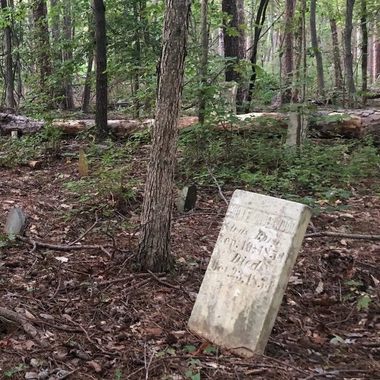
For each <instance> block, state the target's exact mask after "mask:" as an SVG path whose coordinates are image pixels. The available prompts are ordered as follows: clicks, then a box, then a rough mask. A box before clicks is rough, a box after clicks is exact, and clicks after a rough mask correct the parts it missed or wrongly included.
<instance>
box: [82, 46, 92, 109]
mask: <svg viewBox="0 0 380 380" xmlns="http://www.w3.org/2000/svg"><path fill="white" fill-rule="evenodd" d="M93 64H94V50H93V49H91V50H90V51H89V52H88V56H87V70H86V79H85V82H84V88H83V95H82V111H83V112H84V113H88V112H89V110H90V99H91V77H92V66H93Z"/></svg>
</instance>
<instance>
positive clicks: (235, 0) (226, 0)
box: [222, 0, 246, 113]
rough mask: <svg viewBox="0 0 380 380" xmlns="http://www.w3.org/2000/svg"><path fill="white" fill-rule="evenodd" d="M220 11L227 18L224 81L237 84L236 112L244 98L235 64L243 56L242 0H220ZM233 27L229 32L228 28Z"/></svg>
mask: <svg viewBox="0 0 380 380" xmlns="http://www.w3.org/2000/svg"><path fill="white" fill-rule="evenodd" d="M222 12H224V13H225V14H226V15H227V16H228V19H229V22H228V20H225V27H224V57H225V58H226V70H225V77H226V82H232V81H235V82H236V83H237V85H238V89H237V94H236V107H237V110H238V113H240V112H242V111H243V103H244V98H245V91H244V84H243V83H242V80H241V79H242V78H241V75H240V73H239V71H238V70H236V66H237V65H238V64H239V62H240V60H242V59H244V58H245V50H246V48H245V33H244V29H243V28H242V25H243V24H244V22H245V19H244V0H222ZM231 28H233V29H234V33H229V31H228V29H231Z"/></svg>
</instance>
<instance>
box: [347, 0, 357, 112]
mask: <svg viewBox="0 0 380 380" xmlns="http://www.w3.org/2000/svg"><path fill="white" fill-rule="evenodd" d="M354 5H355V0H346V24H345V29H344V46H345V59H344V65H345V69H346V78H347V82H346V84H347V94H348V105H349V106H350V107H353V106H354V104H355V92H356V89H355V82H354V70H353V55H352V15H353V10H354Z"/></svg>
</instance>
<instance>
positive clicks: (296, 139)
mask: <svg viewBox="0 0 380 380" xmlns="http://www.w3.org/2000/svg"><path fill="white" fill-rule="evenodd" d="M307 125H308V121H307V118H306V116H305V114H303V113H301V112H290V113H289V124H288V133H287V136H286V145H287V146H297V145H302V143H303V141H304V140H305V138H306V134H307Z"/></svg>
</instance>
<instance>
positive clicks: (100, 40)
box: [93, 0, 109, 139]
mask: <svg viewBox="0 0 380 380" xmlns="http://www.w3.org/2000/svg"><path fill="white" fill-rule="evenodd" d="M93 4H94V19H95V41H96V110H95V122H96V130H97V136H98V138H100V139H102V138H104V137H105V136H106V135H107V134H108V132H109V131H108V126H107V105H108V96H107V92H108V87H107V37H106V10H105V7H104V2H103V0H93Z"/></svg>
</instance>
